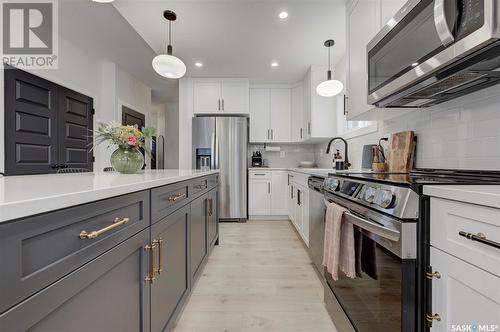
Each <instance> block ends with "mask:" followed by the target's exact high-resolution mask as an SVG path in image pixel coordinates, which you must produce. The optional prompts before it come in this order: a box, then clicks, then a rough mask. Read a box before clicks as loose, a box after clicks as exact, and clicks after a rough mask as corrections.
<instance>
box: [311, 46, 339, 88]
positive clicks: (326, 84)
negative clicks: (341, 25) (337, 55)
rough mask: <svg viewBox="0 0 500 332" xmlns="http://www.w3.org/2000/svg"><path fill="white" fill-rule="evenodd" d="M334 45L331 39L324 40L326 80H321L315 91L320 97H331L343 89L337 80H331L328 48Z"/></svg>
mask: <svg viewBox="0 0 500 332" xmlns="http://www.w3.org/2000/svg"><path fill="white" fill-rule="evenodd" d="M333 45H335V42H334V41H333V40H332V39H328V40H327V41H325V47H328V72H327V75H326V81H323V82H321V83H320V84H318V86H317V87H316V93H317V94H318V95H320V96H322V97H333V96H336V95H338V94H339V93H340V92H342V90H343V89H344V84H342V82H340V81H338V80H332V70H331V66H330V49H331V47H332V46H333Z"/></svg>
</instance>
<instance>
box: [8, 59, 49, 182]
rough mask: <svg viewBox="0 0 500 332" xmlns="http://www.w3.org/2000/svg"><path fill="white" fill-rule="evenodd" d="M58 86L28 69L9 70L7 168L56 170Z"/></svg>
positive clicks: (29, 171) (13, 172)
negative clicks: (28, 71)
mask: <svg viewBox="0 0 500 332" xmlns="http://www.w3.org/2000/svg"><path fill="white" fill-rule="evenodd" d="M57 94H58V86H57V85H56V84H54V83H52V82H49V81H47V80H44V79H42V78H40V77H37V76H34V75H32V74H29V73H27V72H24V71H21V70H17V69H13V68H12V67H9V68H6V70H5V171H6V174H8V175H17V174H41V173H54V172H55V171H56V168H55V165H56V164H58V160H57V159H58V156H57V133H58V131H57V125H58V124H57V121H58V117H57V107H58V105H57V98H58V95H57Z"/></svg>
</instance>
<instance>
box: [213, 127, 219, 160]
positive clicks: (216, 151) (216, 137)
mask: <svg viewBox="0 0 500 332" xmlns="http://www.w3.org/2000/svg"><path fill="white" fill-rule="evenodd" d="M214 137H215V156H214V157H215V168H214V169H219V137H218V136H217V134H214Z"/></svg>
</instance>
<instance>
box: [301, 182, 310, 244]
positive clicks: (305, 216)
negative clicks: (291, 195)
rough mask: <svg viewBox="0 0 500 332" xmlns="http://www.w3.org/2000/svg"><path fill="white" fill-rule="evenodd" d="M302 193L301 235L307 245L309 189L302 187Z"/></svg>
mask: <svg viewBox="0 0 500 332" xmlns="http://www.w3.org/2000/svg"><path fill="white" fill-rule="evenodd" d="M302 195H303V196H302V197H301V200H302V201H301V204H302V236H303V239H304V242H305V243H306V246H307V247H309V189H308V188H304V189H303V191H302Z"/></svg>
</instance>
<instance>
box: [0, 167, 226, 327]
mask: <svg viewBox="0 0 500 332" xmlns="http://www.w3.org/2000/svg"><path fill="white" fill-rule="evenodd" d="M217 198H218V174H210V175H208V176H199V177H196V178H194V179H190V180H187V181H181V182H177V183H173V184H168V185H165V186H160V187H155V188H151V189H147V190H142V191H139V192H134V193H130V194H125V195H121V196H118V197H111V198H107V199H104V200H99V201H96V202H90V203H86V204H82V205H79V206H76V207H69V208H65V209H60V210H57V211H51V212H47V213H43V214H38V215H35V216H30V217H25V218H21V219H16V220H12V221H5V222H2V223H0V259H1V262H2V268H1V270H0V290H1V292H0V293H1V296H0V312H1V314H0V331H1V332H17V331H47V332H49V331H50V332H53V331H64V332H66V331H68V332H72V331H82V332H83V331H85V332H88V331H106V332H112V331H117V332H118V331H120V332H121V331H155V332H156V331H170V330H172V328H173V326H174V324H175V322H176V320H177V318H178V317H179V315H180V313H181V312H182V309H183V306H184V304H185V302H186V300H187V299H188V297H189V294H190V292H191V289H192V287H193V284H194V282H195V281H196V279H197V278H198V277H199V275H200V273H201V271H202V269H203V266H204V265H205V263H206V261H207V259H208V255H209V253H210V251H211V250H212V248H213V246H214V245H215V244H217V243H218V240H219V239H218V217H217V206H218V200H217Z"/></svg>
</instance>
